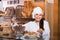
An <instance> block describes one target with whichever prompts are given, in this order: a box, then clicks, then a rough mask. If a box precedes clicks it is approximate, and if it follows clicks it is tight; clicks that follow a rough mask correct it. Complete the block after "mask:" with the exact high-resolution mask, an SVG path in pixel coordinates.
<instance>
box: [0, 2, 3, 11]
mask: <svg viewBox="0 0 60 40" xmlns="http://www.w3.org/2000/svg"><path fill="white" fill-rule="evenodd" d="M2 10H3V3H2V1H0V11H2Z"/></svg>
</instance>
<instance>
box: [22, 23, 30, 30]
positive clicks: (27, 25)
mask: <svg viewBox="0 0 60 40" xmlns="http://www.w3.org/2000/svg"><path fill="white" fill-rule="evenodd" d="M29 25H30V22H28V23H26V24H24V25H22V26H24V27H25V30H24V31H29V30H30V28H29Z"/></svg>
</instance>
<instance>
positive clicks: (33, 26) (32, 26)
mask: <svg viewBox="0 0 60 40" xmlns="http://www.w3.org/2000/svg"><path fill="white" fill-rule="evenodd" d="M23 26H25V31H28V32H37V30H39V29H40V28H39V25H37V23H36V22H35V21H30V22H28V23H26V24H24V25H23ZM45 34H48V35H50V29H49V24H48V22H47V21H44V31H43V35H45Z"/></svg>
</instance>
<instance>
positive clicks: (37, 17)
mask: <svg viewBox="0 0 60 40" xmlns="http://www.w3.org/2000/svg"><path fill="white" fill-rule="evenodd" d="M34 17H35V20H36V21H37V22H39V21H40V20H41V19H42V14H35V15H34Z"/></svg>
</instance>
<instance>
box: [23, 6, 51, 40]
mask: <svg viewBox="0 0 60 40" xmlns="http://www.w3.org/2000/svg"><path fill="white" fill-rule="evenodd" d="M32 18H33V19H35V21H30V22H28V23H26V24H24V25H23V26H25V31H26V32H34V33H37V34H38V35H39V36H38V37H40V36H41V35H40V34H41V33H42V37H43V39H44V40H49V38H50V29H49V24H48V22H47V21H45V20H43V21H42V23H41V20H42V18H43V11H42V9H41V8H40V7H36V8H34V10H33V12H32ZM41 25H43V26H41Z"/></svg>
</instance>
